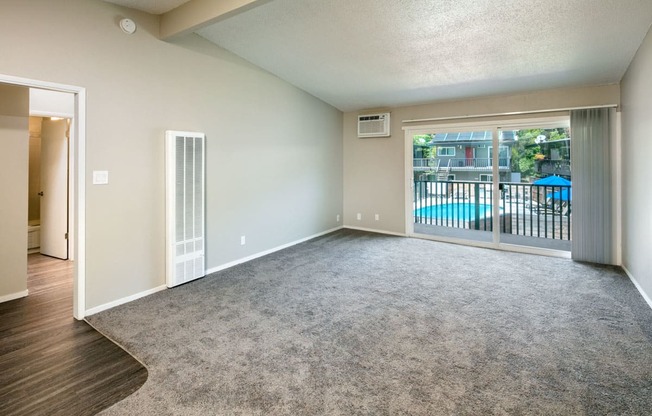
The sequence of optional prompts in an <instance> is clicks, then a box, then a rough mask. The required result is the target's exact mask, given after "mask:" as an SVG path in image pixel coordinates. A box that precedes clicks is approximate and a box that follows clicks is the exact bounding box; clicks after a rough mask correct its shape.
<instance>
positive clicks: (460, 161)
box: [413, 158, 510, 171]
mask: <svg viewBox="0 0 652 416" xmlns="http://www.w3.org/2000/svg"><path fill="white" fill-rule="evenodd" d="M492 162H493V161H492V160H491V159H487V158H470V159H466V158H430V159H414V162H413V166H414V169H415V170H430V169H433V170H434V169H436V167H437V166H440V167H441V168H449V169H450V170H451V171H453V170H486V171H490V170H491V168H492ZM509 166H510V158H499V159H498V167H499V168H500V169H501V170H505V169H509Z"/></svg>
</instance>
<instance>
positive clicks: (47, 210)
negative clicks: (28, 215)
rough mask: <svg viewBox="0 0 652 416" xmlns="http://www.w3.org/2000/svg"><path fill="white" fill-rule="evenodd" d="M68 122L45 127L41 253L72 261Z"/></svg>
mask: <svg viewBox="0 0 652 416" xmlns="http://www.w3.org/2000/svg"><path fill="white" fill-rule="evenodd" d="M67 130H68V120H67V119H62V120H50V119H49V118H44V119H43V124H42V127H41V194H40V195H41V254H45V255H46V256H51V257H56V258H59V259H63V260H67V259H68V137H67Z"/></svg>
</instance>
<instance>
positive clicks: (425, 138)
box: [412, 134, 436, 159]
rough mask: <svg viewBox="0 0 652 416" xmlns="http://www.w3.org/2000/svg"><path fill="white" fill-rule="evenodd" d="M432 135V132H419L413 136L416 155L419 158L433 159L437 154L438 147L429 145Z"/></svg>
mask: <svg viewBox="0 0 652 416" xmlns="http://www.w3.org/2000/svg"><path fill="white" fill-rule="evenodd" d="M431 139H432V136H431V135H430V134H417V135H415V136H414V137H413V138H412V143H413V148H414V157H416V158H418V159H431V158H433V157H435V155H436V148H435V147H432V146H430V145H428V143H430V140H431Z"/></svg>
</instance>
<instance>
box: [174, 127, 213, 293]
mask: <svg viewBox="0 0 652 416" xmlns="http://www.w3.org/2000/svg"><path fill="white" fill-rule="evenodd" d="M165 138H166V166H165V174H166V188H165V191H166V213H165V214H166V267H165V274H166V284H167V286H168V287H173V286H177V285H180V284H183V283H186V282H189V281H191V280H194V279H197V278H200V277H203V276H204V275H205V274H206V272H205V270H206V265H205V245H206V242H205V228H206V227H205V215H204V214H205V213H204V205H205V176H206V175H205V172H206V168H205V164H204V160H205V157H204V153H205V137H204V134H203V133H192V132H183V131H171V130H168V131H166V132H165Z"/></svg>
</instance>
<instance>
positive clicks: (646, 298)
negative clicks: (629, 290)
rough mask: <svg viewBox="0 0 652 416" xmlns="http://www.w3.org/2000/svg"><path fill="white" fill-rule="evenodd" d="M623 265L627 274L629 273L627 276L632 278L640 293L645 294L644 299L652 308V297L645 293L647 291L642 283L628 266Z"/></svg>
mask: <svg viewBox="0 0 652 416" xmlns="http://www.w3.org/2000/svg"><path fill="white" fill-rule="evenodd" d="M621 267H622V268H623V270H624V271H625V274H626V275H627V277H629V280H631V282H632V283H633V284H634V286H635V287H636V290H638V293H640V294H641V296H643V300H645V302H646V303H647V305H648V306H649V307H650V309H652V299H650V297H649V296H648V295H647V293H645V291H644V290H643V288H642V287H641V285H640V284H639V283H638V281H637V280H636V278H635V277H634V275H633V274H632V273H631V272H630V271H629V270H628V269H627V267H625V266H624V265H623V266H621Z"/></svg>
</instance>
